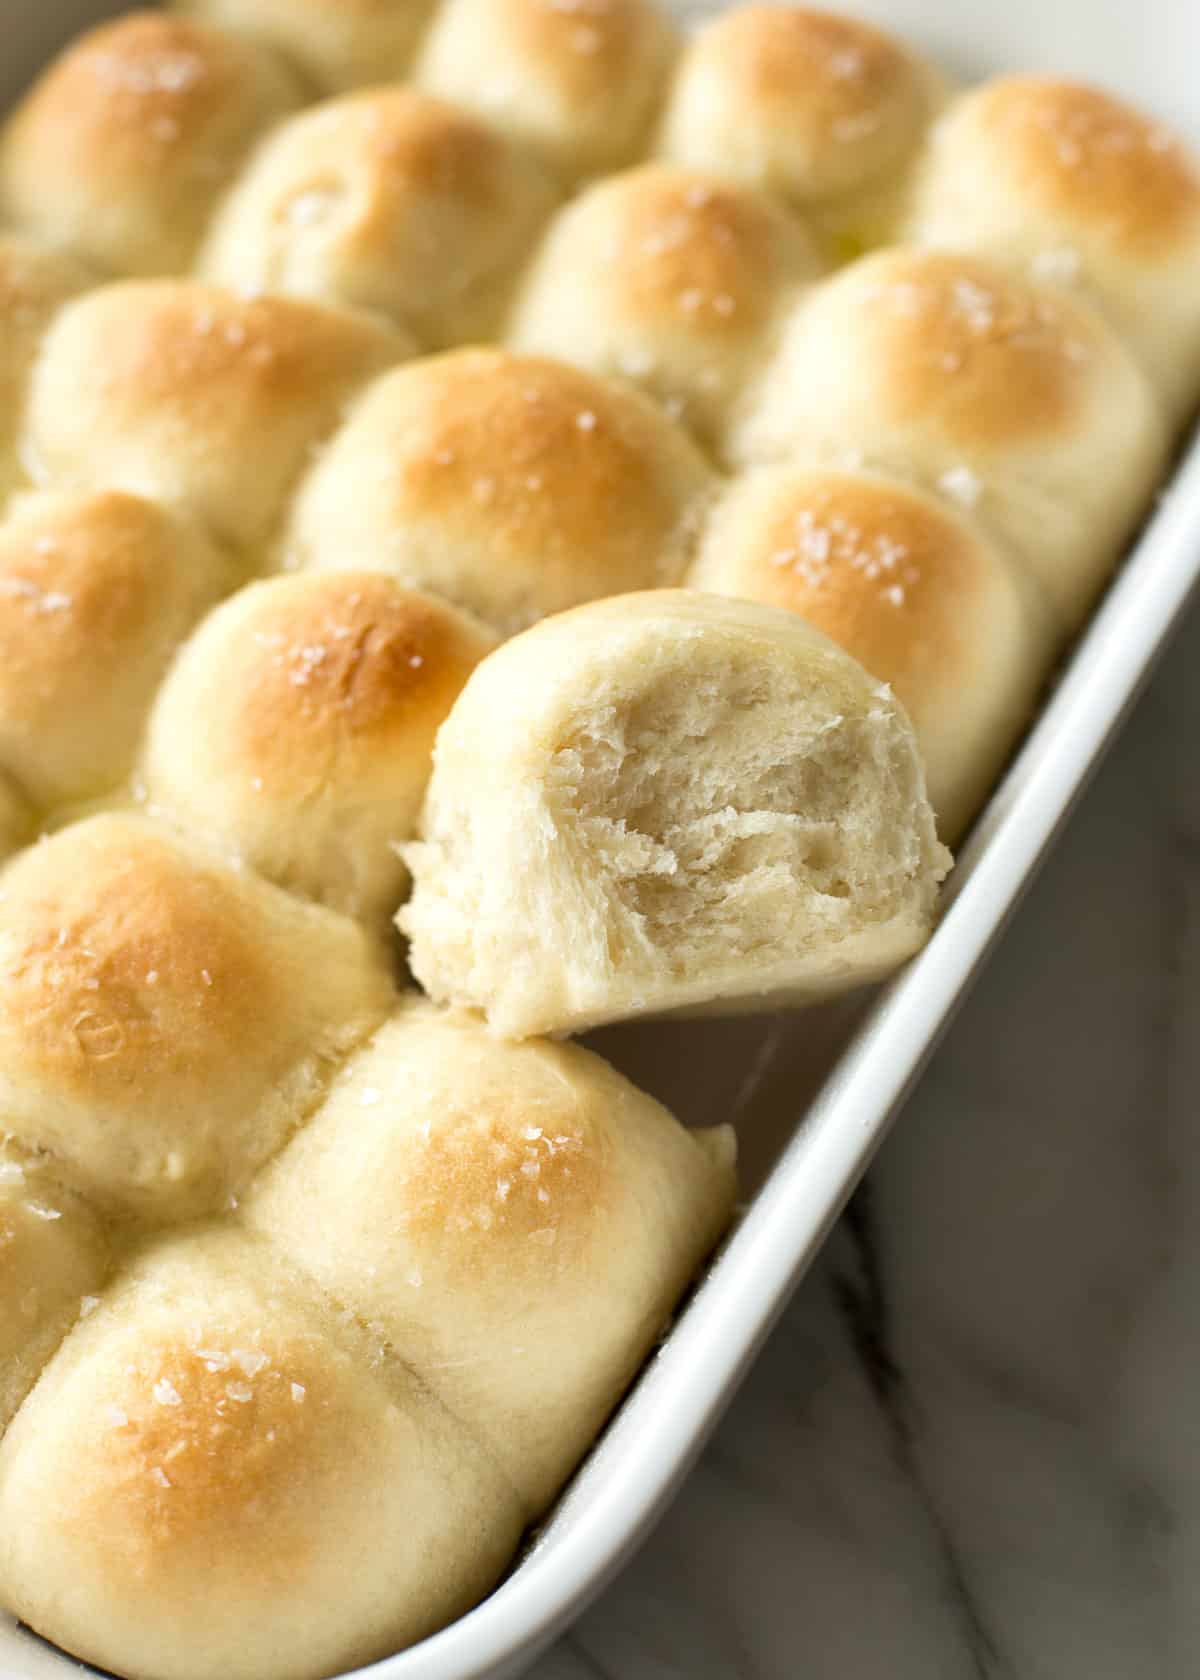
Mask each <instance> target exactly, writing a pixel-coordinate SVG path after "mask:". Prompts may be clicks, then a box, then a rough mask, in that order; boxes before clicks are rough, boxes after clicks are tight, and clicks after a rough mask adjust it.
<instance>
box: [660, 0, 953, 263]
mask: <svg viewBox="0 0 1200 1680" xmlns="http://www.w3.org/2000/svg"><path fill="white" fill-rule="evenodd" d="M943 97H944V91H943V83H942V79H941V77H940V76H939V75H938V73H937V72H936V71H935V70H934V69H933V68H932V66H931V65H929V64H928V63H927V62H926V61H925V60H924V59H922V58H920V57H919V56H918V55H917V54H916V53H914V52H912V51H911V50H910V49H909V48H908V47H907V46H905V45H904V44H903V43H902V42H900V41H899V40H897V39H896V38H895V37H894V36H892V35H888V34H885V33H884V32H882V31H881V30H878V29H875V28H873V27H872V26H871V25H870V24H868V23H860V22H858V21H857V20H855V19H852V18H845V17H837V16H835V15H834V14H833V13H831V12H826V11H816V10H810V9H809V8H807V7H801V6H786V5H748V6H737V7H734V8H733V9H732V10H729V11H726V12H723V13H722V14H721V15H720V16H718V17H716V18H714V19H712V21H711V22H708V23H706V24H704V26H703V27H702V28H701V29H700V30H698V31H697V33H696V35H695V36H694V38H693V39H692V41H691V42H690V44H689V46H688V48H687V50H686V51H685V53H684V55H683V59H682V62H681V64H680V67H679V70H678V72H677V74H676V77H675V80H674V84H673V88H672V92H671V96H670V99H669V100H668V103H667V110H666V116H665V118H664V121H663V126H662V135H661V141H660V146H661V150H662V152H663V153H664V155H665V156H666V157H668V158H670V159H672V160H673V161H675V162H677V163H682V164H688V165H690V166H692V167H693V168H697V169H711V170H714V171H716V172H718V173H720V174H723V175H727V176H730V177H732V178H733V179H735V180H739V181H744V182H746V183H747V184H750V185H753V186H757V187H763V188H766V189H768V190H769V191H771V192H774V193H777V194H778V195H779V197H780V198H782V199H784V200H785V201H786V202H788V203H789V204H791V205H793V206H795V207H796V208H798V209H801V210H803V211H805V212H807V213H808V214H810V215H812V216H814V217H816V218H817V219H818V220H819V221H820V223H821V225H822V227H823V228H824V230H825V232H826V234H827V235H828V236H829V237H830V238H831V240H832V242H833V247H834V251H835V253H836V254H837V255H839V256H841V257H845V256H856V255H858V254H859V253H860V252H861V250H863V249H865V248H866V247H868V246H871V245H881V244H883V243H885V242H886V241H887V240H888V239H889V238H890V237H892V235H893V229H894V225H895V221H896V217H897V215H898V214H899V212H900V208H901V205H902V202H903V195H904V190H905V187H906V185H907V182H908V179H909V176H910V173H911V169H912V166H913V164H914V163H915V161H916V159H917V156H918V154H919V149H920V146H921V143H922V141H923V139H924V137H925V134H926V132H927V130H928V127H929V124H930V122H931V120H932V118H933V116H934V113H935V112H936V110H937V109H938V106H939V105H940V103H941V101H942V99H943Z"/></svg>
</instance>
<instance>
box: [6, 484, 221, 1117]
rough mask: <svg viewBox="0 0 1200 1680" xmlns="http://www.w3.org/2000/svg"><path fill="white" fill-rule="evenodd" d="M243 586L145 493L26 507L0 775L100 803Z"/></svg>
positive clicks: (12, 536)
mask: <svg viewBox="0 0 1200 1680" xmlns="http://www.w3.org/2000/svg"><path fill="white" fill-rule="evenodd" d="M235 578H236V572H235V571H234V569H233V567H232V566H231V564H230V562H229V559H228V557H227V556H226V555H225V554H223V553H222V552H220V551H219V550H218V549H216V548H215V547H214V546H213V545H212V544H211V543H210V542H209V541H208V540H207V539H206V538H205V537H204V535H203V534H202V533H201V532H200V531H198V530H196V529H195V528H194V527H193V526H191V525H190V524H188V522H187V521H185V520H182V519H180V518H178V517H177V516H175V515H174V514H172V513H171V512H170V511H169V510H168V509H166V508H164V507H162V506H160V505H159V504H157V503H155V502H149V501H146V500H144V499H143V498H142V497H140V496H132V495H129V494H128V493H127V492H125V491H123V490H96V491H65V492H57V493H55V492H44V493H42V494H32V493H31V494H27V495H24V496H21V497H18V498H17V500H16V501H15V502H14V503H13V504H12V505H11V507H10V511H9V516H8V518H7V520H6V521H5V522H4V523H3V524H0V769H3V770H4V771H5V772H6V773H7V774H8V776H10V777H11V778H12V780H13V781H14V782H15V783H16V784H17V785H18V786H19V787H20V788H22V789H23V790H24V792H25V794H26V795H27V796H28V798H29V799H30V800H31V801H32V802H33V804H35V805H36V806H39V807H41V808H42V809H43V810H45V809H48V808H49V807H52V806H54V805H56V804H61V803H64V802H67V801H80V800H85V799H91V798H95V797H96V796H98V795H99V794H102V793H105V792H108V791H109V790H111V789H113V788H115V787H116V786H117V784H118V783H119V782H121V781H122V780H123V779H124V778H125V777H126V776H127V775H128V774H129V771H130V770H131V768H132V766H133V762H134V759H135V757H136V754H137V751H138V747H139V744H140V741H141V736H142V730H143V728H144V727H145V722H146V717H147V714H148V712H149V710H150V705H151V702H152V700H153V698H154V694H155V691H156V689H157V688H158V685H159V682H160V681H161V679H162V677H163V675H164V673H165V671H166V668H167V665H168V664H169V662H170V660H171V658H172V656H173V655H174V653H175V650H176V648H177V647H178V646H179V644H180V642H182V641H183V639H184V637H185V636H186V635H187V634H188V632H189V631H190V630H191V628H192V626H193V624H194V623H195V622H196V620H197V619H198V618H199V617H200V615H201V613H202V612H203V611H204V610H205V609H206V608H207V607H209V606H211V605H212V603H213V602H214V601H215V600H216V599H217V597H218V596H219V595H221V594H223V593H224V592H225V591H226V590H227V589H229V588H230V587H231V586H232V584H233V582H234V581H235ZM0 1123H2V1122H0Z"/></svg>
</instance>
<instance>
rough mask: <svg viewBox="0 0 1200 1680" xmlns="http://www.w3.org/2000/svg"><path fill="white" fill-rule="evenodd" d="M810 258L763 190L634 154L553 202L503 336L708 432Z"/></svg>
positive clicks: (814, 259) (799, 232)
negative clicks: (635, 158)
mask: <svg viewBox="0 0 1200 1680" xmlns="http://www.w3.org/2000/svg"><path fill="white" fill-rule="evenodd" d="M820 269H821V262H820V258H819V257H818V254H817V249H816V246H815V244H814V242H813V240H812V239H811V238H810V236H809V234H808V233H807V232H806V231H805V228H804V226H803V224H802V223H801V222H800V221H799V220H798V219H797V218H796V217H794V216H792V215H790V214H789V213H788V212H787V211H786V210H785V209H783V208H782V207H781V206H780V205H778V204H777V203H775V202H774V201H772V200H771V199H770V198H768V197H767V196H766V195H765V194H762V193H759V192H756V191H754V190H752V189H750V188H743V187H739V186H737V185H734V184H732V183H729V182H726V181H723V180H722V179H721V178H720V176H718V175H712V174H705V173H702V172H700V171H698V170H693V169H679V168H675V167H672V166H669V165H663V164H648V165H646V166H644V167H643V168H640V169H631V170H629V171H628V172H627V173H625V174H623V175H617V176H614V177H613V178H612V179H611V180H606V181H601V182H599V183H598V184H597V185H596V186H594V187H591V188H590V189H589V190H588V191H587V192H585V193H583V194H582V195H581V196H580V197H578V198H576V199H575V200H574V201H573V202H572V203H571V204H569V205H568V206H567V208H566V209H564V210H562V211H560V213H559V214H558V216H557V217H556V218H555V220H554V222H553V223H552V224H551V227H550V230H549V232H548V234H547V236H546V238H545V240H544V242H543V244H542V246H541V249H540V250H539V251H538V253H537V255H536V257H535V259H534V261H533V263H532V266H531V267H530V269H529V270H528V272H527V274H526V278H525V280H524V283H523V285H522V288H521V291H520V293H519V296H518V299H517V302H516V305H515V307H514V311H513V314H512V317H511V319H510V322H509V327H508V341H509V342H510V343H511V344H513V345H515V346H516V347H517V348H519V349H522V350H538V351H542V352H545V353H546V354H549V355H552V356H562V357H564V358H565V359H566V360H567V361H571V362H576V363H579V364H580V365H582V366H584V367H588V368H591V369H592V370H593V372H596V373H602V374H607V375H610V376H614V377H617V378H621V379H627V380H630V381H631V382H632V383H634V384H636V385H639V386H641V388H642V389H643V390H645V391H647V392H648V393H649V394H650V395H651V396H653V397H656V398H657V399H658V400H659V401H660V402H661V403H662V404H663V406H664V407H665V408H666V409H667V412H668V413H669V414H670V415H671V416H672V418H674V419H678V420H680V421H682V423H683V424H684V425H685V426H687V427H688V428H689V430H691V431H693V432H695V433H696V434H697V435H698V436H699V437H700V438H701V439H702V440H703V441H705V442H706V443H712V442H713V441H714V439H715V438H716V437H717V436H718V434H719V431H720V427H721V423H722V421H723V418H724V416H725V414H726V413H727V412H728V410H729V408H730V406H731V405H732V404H733V403H734V402H735V401H736V400H737V398H738V397H739V396H740V394H741V391H742V388H743V386H744V385H745V383H746V382H747V380H748V378H749V376H750V374H751V373H752V372H757V371H758V368H759V364H760V363H761V362H762V360H763V359H764V357H765V356H766V355H767V353H768V352H769V351H770V349H771V348H772V345H773V337H774V330H775V328H776V326H777V324H778V321H779V318H780V314H781V311H782V310H783V309H784V308H785V307H786V304H787V302H788V299H789V297H790V295H791V294H792V292H794V291H795V290H796V289H797V288H798V287H800V286H803V285H806V284H808V283H810V282H812V281H813V280H814V279H815V278H816V277H817V275H818V274H819V272H820Z"/></svg>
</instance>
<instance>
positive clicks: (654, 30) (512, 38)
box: [414, 0, 676, 179]
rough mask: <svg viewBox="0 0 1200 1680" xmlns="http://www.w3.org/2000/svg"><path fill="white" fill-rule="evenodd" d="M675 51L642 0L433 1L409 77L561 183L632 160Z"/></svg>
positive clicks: (656, 14)
mask: <svg viewBox="0 0 1200 1680" xmlns="http://www.w3.org/2000/svg"><path fill="white" fill-rule="evenodd" d="M675 50H676V35H675V30H674V29H673V28H672V26H671V24H670V22H669V21H668V19H667V17H666V15H665V14H664V13H663V12H660V11H659V10H658V8H657V7H656V6H654V5H653V4H652V3H650V0H586V3H584V4H580V3H579V0H573V3H572V4H569V5H564V4H563V3H562V0H443V3H442V5H441V6H440V7H439V8H438V11H437V14H436V16H435V18H434V22H433V25H432V28H431V29H430V31H429V34H428V35H427V36H426V39H425V43H424V46H423V48H422V51H421V55H420V58H419V59H418V61H417V66H416V70H415V73H414V74H415V77H416V80H417V81H418V82H419V83H420V84H421V85H422V86H423V87H427V88H429V89H430V91H431V92H433V93H440V94H443V95H444V96H445V97H446V98H447V99H453V100H454V101H455V102H456V103H457V104H459V105H462V106H464V107H465V108H466V109H467V110H471V111H475V112H476V113H477V114H478V115H479V116H481V117H485V118H486V119H487V120H488V121H489V122H492V123H494V124H495V125H496V126H497V127H498V128H501V129H504V130H505V131H506V132H507V133H509V134H511V135H513V136H515V137H516V138H517V139H519V140H521V141H523V142H524V143H525V144H527V145H528V146H530V147H531V148H532V149H533V150H535V151H537V152H538V154H539V155H540V156H541V157H543V158H544V159H545V161H546V162H547V163H548V164H549V165H550V166H551V167H552V168H553V169H555V170H556V171H557V172H558V173H559V174H561V175H563V176H565V177H567V178H568V179H571V178H574V177H578V176H581V175H594V174H597V173H599V172H600V171H601V170H609V169H620V168H621V167H622V165H624V164H627V163H632V162H633V160H634V158H635V157H636V156H637V155H638V152H639V151H640V150H641V149H642V147H643V145H644V143H645V142H646V140H647V138H648V134H647V130H648V129H649V126H650V123H651V120H652V118H653V117H654V115H655V114H656V112H657V107H658V100H659V97H660V95H661V93H662V89H663V84H664V82H665V80H666V76H667V71H668V69H669V67H670V64H671V60H672V58H673V56H674V53H675Z"/></svg>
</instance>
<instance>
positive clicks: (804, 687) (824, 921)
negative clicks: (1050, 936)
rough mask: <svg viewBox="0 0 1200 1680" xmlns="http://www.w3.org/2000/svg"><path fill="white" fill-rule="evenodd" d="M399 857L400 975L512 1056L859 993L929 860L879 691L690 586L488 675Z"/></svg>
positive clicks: (561, 630)
mask: <svg viewBox="0 0 1200 1680" xmlns="http://www.w3.org/2000/svg"><path fill="white" fill-rule="evenodd" d="M422 837H423V838H422V841H421V842H420V843H419V844H417V845H414V846H410V847H408V848H407V850H406V852H405V856H406V858H407V861H408V863H409V867H410V868H411V870H412V872H413V878H414V882H415V886H414V891H413V896H412V898H411V899H410V901H409V903H408V905H407V907H406V908H405V909H404V910H403V911H402V912H401V915H400V918H399V921H400V926H401V928H402V929H403V931H404V932H405V933H407V934H408V936H409V938H410V939H411V941H412V947H411V953H410V956H411V963H412V968H413V972H414V974H415V975H416V976H417V978H418V980H419V981H420V982H421V984H422V985H423V986H424V988H425V990H426V991H427V992H429V993H430V995H431V996H433V997H435V998H438V999H441V1000H445V1001H448V1002H452V1003H455V1004H462V1005H466V1006H468V1007H472V1008H477V1009H479V1010H482V1011H483V1012H484V1013H485V1014H486V1016H487V1019H488V1022H489V1024H490V1026H491V1029H492V1030H493V1031H494V1032H495V1033H497V1034H501V1035H504V1036H512V1037H527V1036H531V1035H533V1034H535V1033H550V1034H560V1033H567V1032H575V1031H578V1030H580V1029H582V1028H584V1027H588V1026H595V1025H598V1024H599V1023H601V1022H604V1021H610V1020H615V1019H618V1018H620V1017H624V1016H628V1015H634V1014H639V1013H645V1014H650V1013H664V1012H668V1011H674V1010H683V1009H690V1010H696V1009H706V1010H717V1009H725V1010H728V1009H736V1008H739V1007H740V1008H746V1007H758V1008H764V1007H771V1006H772V1005H773V1004H782V1003H784V1002H787V1001H789V1000H795V999H799V998H803V997H809V998H812V997H818V996H821V995H826V994H829V993H833V992H837V991H839V990H842V989H844V988H846V987H849V986H853V985H857V984H860V983H863V982H865V981H867V980H869V979H873V978H875V977H877V976H879V975H881V974H883V973H885V972H886V971H887V970H889V969H890V968H892V967H894V966H895V965H896V964H897V963H898V962H900V961H902V960H903V958H905V957H906V956H909V955H911V954H912V952H914V951H916V950H917V949H918V948H919V947H920V946H921V944H922V943H923V942H924V940H925V938H926V936H927V935H928V933H929V930H930V927H931V925H932V919H933V912H934V903H935V900H936V896H937V887H938V883H939V882H940V881H941V879H942V877H943V876H944V875H945V873H946V870H947V867H948V865H949V854H948V853H946V851H945V850H944V848H943V847H941V846H940V845H939V844H938V842H937V839H936V836H935V833H934V820H933V814H932V812H931V810H930V808H929V804H928V801H927V799H926V796H925V778H924V772H923V770H922V768H921V762H920V758H919V755H918V752H917V747H916V743H915V741H914V739H913V735H912V730H911V727H910V725H909V723H908V720H907V719H906V718H905V716H904V714H903V713H902V712H901V710H900V709H899V707H898V706H897V705H896V704H895V702H894V700H893V699H892V696H891V694H890V692H889V691H888V690H887V689H886V688H884V687H883V686H882V685H880V684H879V683H877V682H876V681H875V680H874V679H873V678H871V677H869V676H868V675H867V673H866V672H865V671H864V670H863V669H862V667H861V666H860V665H858V664H856V663H855V661H854V660H853V659H851V658H849V656H848V655H846V654H844V653H843V652H842V651H841V650H840V649H839V648H837V647H835V646H834V644H833V643H832V642H830V641H828V640H827V639H826V638H825V637H824V636H822V635H820V634H819V632H817V631H815V630H812V629H810V628H809V626H808V625H807V624H805V623H804V622H803V621H802V620H800V619H799V618H797V617H796V616H795V615H794V614H792V613H786V612H781V611H779V610H778V609H775V608H771V607H764V606H760V605H759V604H757V603H750V602H744V601H735V600H726V599H722V598H719V597H717V596H713V595H704V594H699V593H691V592H688V591H656V592H652V593H650V594H644V595H633V596H625V597H622V598H619V599H616V600H609V601H603V602H596V603H594V604H592V605H591V606H587V607H581V608H578V609H577V610H576V611H574V612H572V613H564V614H562V615H560V616H559V617H557V618H552V619H548V620H546V621H545V622H544V623H543V624H540V625H538V626H536V627H535V628H534V629H533V630H530V631H527V632H526V633H525V635H524V636H521V637H518V638H517V639H515V640H514V641H511V642H508V643H506V644H505V645H504V646H503V647H501V648H500V649H499V651H498V652H496V653H494V654H492V655H491V656H490V658H488V659H486V660H485V661H484V663H483V664H482V665H481V666H480V667H479V668H478V670H477V671H476V672H475V674H474V676H473V677H472V678H471V680H470V682H468V684H467V686H466V688H465V689H464V690H463V692H462V694H461V695H460V697H459V700H458V702H457V704H456V705H455V707H454V710H453V711H452V712H451V714H450V716H449V717H448V718H447V720H446V722H445V724H444V725H443V726H442V731H441V734H440V735H439V737H438V744H437V748H436V751H435V754H434V772H433V779H432V781H431V783H430V789H429V795H428V799H427V801H426V807H425V814H424V820H423V826H422Z"/></svg>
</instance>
